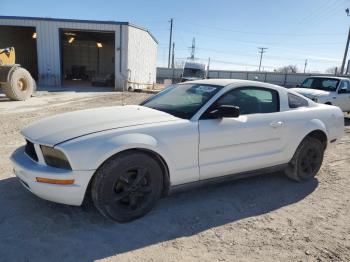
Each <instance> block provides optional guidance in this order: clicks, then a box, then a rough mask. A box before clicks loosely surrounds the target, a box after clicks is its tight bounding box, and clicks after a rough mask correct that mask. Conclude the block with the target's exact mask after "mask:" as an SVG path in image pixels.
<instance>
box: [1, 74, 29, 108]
mask: <svg viewBox="0 0 350 262" xmlns="http://www.w3.org/2000/svg"><path fill="white" fill-rule="evenodd" d="M34 86H35V85H34V79H33V78H32V76H31V75H30V73H29V72H28V71H27V70H25V69H24V68H22V67H16V68H15V69H14V70H13V72H12V73H11V75H10V81H9V82H8V83H6V84H4V85H2V88H3V91H4V93H5V95H6V96H7V97H8V98H10V99H11V100H15V101H23V100H26V99H28V98H29V97H31V95H32V94H33V92H34Z"/></svg>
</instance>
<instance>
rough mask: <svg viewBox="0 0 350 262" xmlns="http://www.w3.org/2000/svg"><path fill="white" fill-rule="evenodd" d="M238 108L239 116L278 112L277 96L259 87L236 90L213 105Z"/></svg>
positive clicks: (269, 90)
mask: <svg viewBox="0 0 350 262" xmlns="http://www.w3.org/2000/svg"><path fill="white" fill-rule="evenodd" d="M215 105H216V106H217V107H219V106H221V105H232V106H238V107H239V109H240V112H241V115H248V114H259V113H274V112H279V110H280V108H279V107H280V105H279V95H278V92H277V91H276V90H273V89H268V88H261V87H243V88H236V89H233V90H232V91H229V92H228V93H226V94H224V95H223V96H222V97H221V98H219V99H218V100H217V102H216V103H215Z"/></svg>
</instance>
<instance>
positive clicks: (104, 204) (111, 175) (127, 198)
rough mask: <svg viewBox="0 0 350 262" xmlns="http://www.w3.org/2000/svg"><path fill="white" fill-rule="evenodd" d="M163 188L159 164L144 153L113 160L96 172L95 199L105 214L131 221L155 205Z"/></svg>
mask: <svg viewBox="0 0 350 262" xmlns="http://www.w3.org/2000/svg"><path fill="white" fill-rule="evenodd" d="M162 187H163V174H162V169H161V167H160V166H159V164H158V162H157V161H156V160H155V159H154V158H153V157H151V156H149V155H148V154H145V153H143V152H138V151H127V152H125V153H121V154H118V155H116V156H114V157H112V158H110V159H109V160H107V161H106V162H105V163H104V164H103V165H102V166H101V167H100V168H99V169H98V170H97V171H96V174H95V176H94V180H93V181H92V186H91V196H92V200H93V202H94V204H95V206H96V208H97V209H98V210H99V211H100V213H101V214H102V215H104V216H105V217H107V218H110V219H112V220H115V221H117V222H129V221H131V220H134V219H136V218H139V217H141V216H144V215H145V214H146V213H148V212H149V211H150V210H151V209H152V208H153V207H154V206H155V204H156V202H157V200H158V199H159V198H160V196H161V193H162Z"/></svg>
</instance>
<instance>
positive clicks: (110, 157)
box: [11, 79, 344, 222]
mask: <svg viewBox="0 0 350 262" xmlns="http://www.w3.org/2000/svg"><path fill="white" fill-rule="evenodd" d="M343 132H344V116H343V113H342V112H341V110H340V109H339V108H337V107H335V106H330V105H321V104H317V103H315V102H313V101H311V100H309V99H307V98H305V97H303V96H301V95H299V94H297V93H295V92H293V91H289V90H288V89H285V88H283V87H279V86H275V85H270V84H266V83H259V82H255V81H243V80H214V79H213V80H200V81H194V82H186V83H182V84H179V85H174V86H172V87H169V88H167V89H166V90H164V91H163V92H161V93H159V94H157V95H155V96H152V97H151V98H149V99H148V100H146V101H144V102H143V103H142V104H141V105H133V106H115V107H105V108H98V109H89V110H82V111H76V112H72V113H65V114H61V115H57V116H54V117H50V118H47V119H44V120H41V121H38V122H36V123H34V124H31V125H29V126H27V127H25V128H24V129H23V130H22V134H23V136H24V137H25V139H26V141H27V144H26V146H23V147H21V148H18V149H17V150H16V151H15V152H14V153H13V155H12V156H11V160H12V163H13V166H14V170H15V173H16V175H17V176H18V178H19V179H20V181H21V183H22V184H23V185H24V186H25V187H26V188H27V189H29V190H30V191H31V192H33V193H34V194H36V195H37V196H39V197H41V198H44V199H47V200H51V201H54V202H58V203H63V204H69V205H81V204H82V203H83V200H84V199H85V198H86V197H87V196H89V197H91V198H92V201H93V203H94V204H95V206H96V207H97V209H98V210H99V211H100V212H101V213H102V214H103V215H104V216H106V217H108V218H111V219H114V220H116V221H119V222H125V221H129V220H132V219H135V218H137V217H140V216H142V215H144V214H145V213H147V212H148V211H150V210H151V208H152V207H153V206H154V205H155V203H156V201H157V200H158V199H159V198H160V197H161V196H162V195H166V194H167V193H169V192H170V191H171V190H173V189H176V188H180V187H183V186H184V185H193V184H197V183H198V182H200V183H203V182H208V181H213V180H214V179H215V180H220V181H222V180H223V179H224V178H225V181H226V179H234V178H241V177H243V176H245V175H252V174H255V173H266V172H272V171H277V170H284V171H285V173H286V174H287V176H289V177H290V178H292V179H294V180H297V181H302V180H307V179H311V178H313V177H314V176H315V175H316V174H317V172H318V170H319V169H320V167H321V164H322V160H323V155H324V150H325V149H326V147H327V146H328V145H329V144H331V143H334V142H335V141H336V140H338V139H339V138H340V137H341V136H342V135H343Z"/></svg>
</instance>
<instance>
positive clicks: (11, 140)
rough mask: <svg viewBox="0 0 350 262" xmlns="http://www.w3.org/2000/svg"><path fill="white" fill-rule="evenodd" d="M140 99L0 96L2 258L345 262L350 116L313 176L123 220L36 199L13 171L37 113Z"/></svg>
mask: <svg viewBox="0 0 350 262" xmlns="http://www.w3.org/2000/svg"><path fill="white" fill-rule="evenodd" d="M147 96H148V95H147V94H137V93H133V94H131V93H128V94H126V95H124V98H122V95H121V94H120V93H106V92H105V93H104V92H100V93H94V92H90V93H51V94H44V95H43V96H39V97H35V98H32V99H31V100H30V101H28V102H9V101H7V100H6V99H5V98H1V97H0V126H1V132H0V139H1V144H0V157H1V158H0V261H63V260H64V261H92V260H105V261H117V260H118V261H252V260H256V261H350V201H349V200H350V119H349V118H346V120H345V121H346V125H347V126H346V136H345V137H344V138H343V139H342V141H341V142H340V143H339V144H338V145H337V146H336V147H335V148H333V149H329V150H328V151H327V153H326V159H325V163H324V165H323V167H322V170H321V172H320V173H319V175H318V176H317V179H315V180H313V181H310V182H308V183H301V184H299V183H295V182H291V181H290V180H288V179H287V178H285V177H284V176H281V175H280V174H270V175H265V176H260V177H255V178H250V179H245V180H240V181H236V182H232V183H230V184H227V185H222V186H216V187H209V188H202V189H197V190H194V191H191V192H184V193H180V194H176V195H172V196H170V197H168V198H165V199H162V200H161V201H160V202H159V204H158V205H157V207H156V208H155V209H154V210H153V211H152V212H151V213H150V214H148V215H147V216H146V217H144V218H142V219H139V220H137V221H134V222H132V223H129V224H116V223H112V222H110V221H107V220H105V219H104V218H103V217H102V216H100V215H99V214H98V213H97V211H95V210H94V209H88V210H84V209H82V208H80V207H70V206H64V205H59V204H54V203H50V202H47V201H44V200H41V199H39V198H37V197H35V196H34V195H32V194H31V193H29V192H27V190H26V189H24V188H23V187H22V186H21V185H20V184H19V182H18V181H17V179H16V178H15V177H14V175H13V173H12V168H11V165H10V162H9V160H8V158H9V156H10V154H11V152H12V151H13V150H14V149H15V148H16V147H18V146H20V145H22V144H24V140H23V138H22V137H21V135H20V134H19V130H20V129H21V128H22V127H23V126H25V125H26V124H28V123H31V122H32V121H34V120H37V119H41V118H43V117H46V116H49V115H53V114H57V113H61V112H67V111H73V110H78V109H84V108H91V107H100V106H108V105H119V104H121V103H122V101H124V102H125V103H129V104H130V103H132V104H133V103H138V102H140V101H141V100H143V99H144V98H145V97H147Z"/></svg>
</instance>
